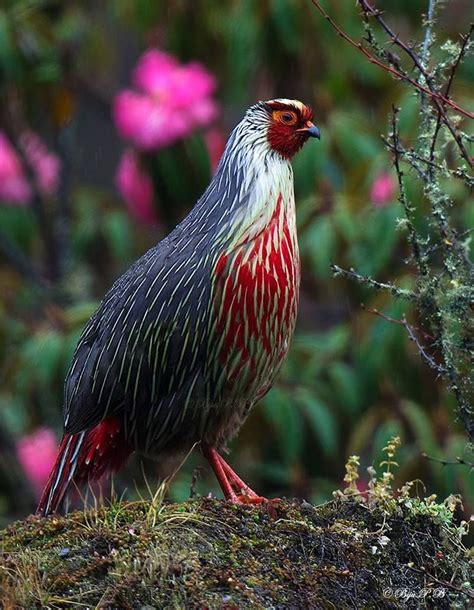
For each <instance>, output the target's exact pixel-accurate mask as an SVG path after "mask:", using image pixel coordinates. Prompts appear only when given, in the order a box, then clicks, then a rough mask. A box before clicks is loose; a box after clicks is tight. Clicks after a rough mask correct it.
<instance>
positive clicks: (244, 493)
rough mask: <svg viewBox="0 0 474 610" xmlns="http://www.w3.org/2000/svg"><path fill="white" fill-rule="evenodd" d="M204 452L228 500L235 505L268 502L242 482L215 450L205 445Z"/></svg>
mask: <svg viewBox="0 0 474 610" xmlns="http://www.w3.org/2000/svg"><path fill="white" fill-rule="evenodd" d="M202 452H203V454H204V457H205V458H206V459H207V460H208V461H209V463H210V464H211V466H212V469H213V470H214V473H215V475H216V478H217V480H218V481H219V485H220V486H221V489H222V491H223V492H224V496H225V498H226V500H229V501H230V502H232V503H233V504H262V503H263V502H267V499H266V498H263V497H262V496H259V495H258V494H256V493H255V492H254V491H253V490H252V489H250V487H249V486H248V485H247V484H246V483H244V481H242V479H241V478H240V477H239V476H238V475H237V474H236V473H235V472H234V471H233V470H232V468H231V467H230V466H229V464H227V462H226V461H225V460H224V459H223V458H222V457H221V456H220V455H219V453H218V452H217V451H216V450H215V449H213V448H212V447H208V446H206V445H203V447H202Z"/></svg>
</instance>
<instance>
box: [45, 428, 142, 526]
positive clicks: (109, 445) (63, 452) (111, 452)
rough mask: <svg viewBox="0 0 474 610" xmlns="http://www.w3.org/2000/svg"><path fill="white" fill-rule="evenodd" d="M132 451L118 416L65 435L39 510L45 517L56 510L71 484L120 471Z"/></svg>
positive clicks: (78, 483)
mask: <svg viewBox="0 0 474 610" xmlns="http://www.w3.org/2000/svg"><path fill="white" fill-rule="evenodd" d="M131 453H132V449H131V448H130V446H129V445H128V444H127V442H126V441H125V438H124V434H123V430H122V424H121V422H120V421H119V420H118V419H115V418H109V419H105V420H104V421H102V422H101V423H100V424H98V425H97V426H95V428H92V429H91V430H88V431H86V432H79V433H78V434H65V435H64V436H63V439H62V441H61V444H60V445H59V450H58V457H57V458H56V462H55V464H54V466H53V470H52V471H51V474H50V476H49V479H48V482H47V483H46V487H45V488H44V491H43V494H42V496H41V499H40V501H39V504H38V508H37V510H36V512H37V513H38V514H40V515H43V516H46V515H49V514H50V513H52V512H56V511H57V510H58V509H59V508H60V507H61V504H62V502H63V500H64V497H65V495H66V494H67V492H68V490H69V488H70V486H71V484H72V483H75V484H76V485H81V484H83V483H87V482H88V481H94V480H97V479H100V478H101V477H102V476H104V475H105V474H107V473H109V472H114V471H117V470H120V468H121V467H122V466H123V465H124V464H125V462H126V461H127V459H128V457H129V455H130V454H131Z"/></svg>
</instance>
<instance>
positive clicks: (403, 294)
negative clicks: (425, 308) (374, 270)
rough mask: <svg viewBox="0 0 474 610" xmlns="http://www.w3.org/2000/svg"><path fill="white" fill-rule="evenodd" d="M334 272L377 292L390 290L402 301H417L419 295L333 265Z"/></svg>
mask: <svg viewBox="0 0 474 610" xmlns="http://www.w3.org/2000/svg"><path fill="white" fill-rule="evenodd" d="M331 269H332V272H333V273H334V275H342V276H344V277H347V278H350V279H352V280H356V281H357V282H359V283H360V284H366V285H368V286H371V287H372V288H376V289H377V290H388V291H389V292H390V293H391V294H392V295H393V296H396V297H399V298H401V299H407V300H408V301H416V300H417V298H418V297H417V295H416V294H415V293H414V292H412V291H411V290H405V289H404V288H399V287H398V286H395V285H394V284H386V283H384V282H377V280H374V279H373V278H371V277H368V276H366V275H361V274H360V273H357V272H356V271H355V270H354V269H352V268H351V269H342V267H339V266H338V265H334V264H332V265H331Z"/></svg>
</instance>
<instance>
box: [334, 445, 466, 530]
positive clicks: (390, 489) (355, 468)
mask: <svg viewBox="0 0 474 610" xmlns="http://www.w3.org/2000/svg"><path fill="white" fill-rule="evenodd" d="M400 447H401V440H400V437H399V436H394V437H392V438H391V439H390V440H389V441H388V443H387V445H386V446H385V447H384V448H383V449H382V451H383V453H384V454H385V458H384V459H383V460H382V461H381V462H380V463H379V466H380V468H381V469H382V471H381V472H380V475H378V476H377V471H376V469H375V468H374V467H373V466H369V467H368V468H367V473H368V475H369V479H368V483H367V486H366V487H365V489H364V486H363V485H360V483H359V484H358V482H359V480H360V473H359V467H360V458H359V456H358V455H351V456H350V457H349V459H348V460H347V463H346V474H345V476H344V482H345V483H346V484H347V485H346V487H345V488H344V490H343V491H340V490H338V491H335V492H334V494H333V495H334V497H335V498H339V499H343V500H348V499H349V498H351V499H352V500H355V501H357V502H360V503H361V504H365V505H366V506H368V507H369V508H376V507H377V508H379V509H380V508H381V509H382V510H383V511H384V513H386V514H392V513H393V512H394V511H395V510H397V509H400V508H404V509H406V510H408V511H409V512H410V513H411V514H412V515H413V516H417V515H429V516H431V517H435V518H437V519H439V520H440V522H441V523H446V524H450V523H451V522H452V517H453V514H454V512H455V511H456V510H457V508H458V507H459V508H461V509H462V508H463V506H462V500H461V498H460V496H459V495H450V496H448V497H447V498H446V499H445V500H444V501H443V502H437V496H436V494H431V495H430V496H427V497H424V498H421V497H418V496H416V495H413V489H414V488H415V487H417V486H421V487H422V488H423V489H425V487H424V485H423V483H422V482H421V481H407V482H406V483H404V484H403V485H402V487H400V488H399V489H395V488H394V480H395V476H394V470H395V468H397V467H398V462H397V460H396V455H397V452H398V449H399V448H400ZM417 484H418V485H417ZM462 527H463V528H464V530H465V531H467V530H468V529H469V523H468V522H466V521H463V522H462ZM464 533H465V532H464ZM463 535H464V534H463Z"/></svg>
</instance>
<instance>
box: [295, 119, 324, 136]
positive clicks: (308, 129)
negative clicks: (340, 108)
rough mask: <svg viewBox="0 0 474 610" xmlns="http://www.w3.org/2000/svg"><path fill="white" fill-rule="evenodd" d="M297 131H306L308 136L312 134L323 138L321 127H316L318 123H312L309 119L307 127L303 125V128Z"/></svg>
mask: <svg viewBox="0 0 474 610" xmlns="http://www.w3.org/2000/svg"><path fill="white" fill-rule="evenodd" d="M297 131H298V132H299V133H306V134H307V135H308V136H310V137H312V138H318V140H320V139H321V132H320V131H319V127H316V125H315V124H314V123H312V122H311V121H308V122H307V123H306V127H303V128H302V129H298V130H297Z"/></svg>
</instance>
